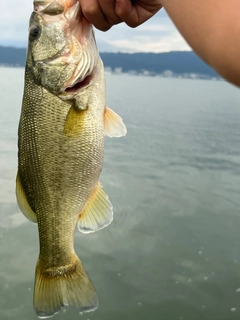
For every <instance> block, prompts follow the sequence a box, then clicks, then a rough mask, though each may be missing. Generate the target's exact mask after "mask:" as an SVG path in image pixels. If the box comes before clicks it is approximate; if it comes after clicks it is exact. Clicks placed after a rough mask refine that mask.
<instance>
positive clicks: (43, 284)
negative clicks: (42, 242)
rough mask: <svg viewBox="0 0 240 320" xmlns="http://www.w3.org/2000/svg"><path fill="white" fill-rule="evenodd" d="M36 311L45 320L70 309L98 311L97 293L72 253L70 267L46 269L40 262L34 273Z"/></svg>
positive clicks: (39, 261)
mask: <svg viewBox="0 0 240 320" xmlns="http://www.w3.org/2000/svg"><path fill="white" fill-rule="evenodd" d="M33 304H34V309H35V311H36V314H37V316H38V317H39V318H42V319H45V318H49V317H52V316H53V315H54V314H56V313H58V312H59V311H60V310H61V309H62V307H64V306H70V307H73V308H77V309H78V311H79V312H80V311H81V312H89V311H94V310H96V309H97V307H98V298H97V295H96V292H95V289H94V287H93V285H92V283H91V280H90V279H89V277H88V275H87V273H86V271H85V270H84V267H83V265H82V263H81V261H80V260H79V258H78V257H77V256H76V254H75V253H73V256H72V259H71V261H70V262H69V264H68V265H65V266H60V267H52V268H48V269H44V265H42V264H41V258H40V259H39V260H38V263H37V266H36V273H35V286H34V299H33Z"/></svg>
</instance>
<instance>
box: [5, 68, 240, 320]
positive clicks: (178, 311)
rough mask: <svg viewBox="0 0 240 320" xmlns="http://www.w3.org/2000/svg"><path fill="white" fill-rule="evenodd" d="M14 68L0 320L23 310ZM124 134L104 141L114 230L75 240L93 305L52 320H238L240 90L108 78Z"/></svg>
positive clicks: (26, 270) (29, 246)
mask: <svg viewBox="0 0 240 320" xmlns="http://www.w3.org/2000/svg"><path fill="white" fill-rule="evenodd" d="M22 90H23V69H4V68H1V69H0V96H1V106H0V108H1V117H0V187H1V188H0V190H1V192H0V219H1V220H0V241H1V242H0V243H1V246H0V257H1V260H0V261H1V262H0V319H1V320H10V319H19V320H26V319H37V317H36V315H35V313H34V311H33V307H32V294H33V281H34V272H35V263H36V260H37V257H38V235H37V227H36V225H34V224H32V223H30V222H28V221H27V220H26V219H25V217H24V216H22V214H21V213H20V211H19V209H18V207H17V205H16V201H15V194H14V192H15V191H14V189H15V174H16V167H17V147H16V143H17V125H18V118H19V113H20V107H21V96H22ZM107 104H108V106H109V107H110V108H112V109H113V110H115V111H116V112H117V113H119V114H120V115H121V116H122V117H123V119H124V122H125V124H126V126H127V128H128V134H127V136H126V137H125V138H121V139H110V138H106V146H105V162H104V168H103V172H102V175H101V183H102V184H103V186H104V190H105V191H106V192H107V194H108V195H109V197H110V199H111V202H112V204H113V206H114V221H113V223H112V224H111V225H110V226H109V227H108V228H106V229H104V230H102V231H99V232H98V233H95V234H91V235H82V234H80V233H76V237H75V247H76V252H77V253H78V255H79V256H80V258H81V260H82V261H83V263H84V266H85V268H86V270H87V271H88V273H89V275H90V277H91V279H92V281H93V283H94V286H95V288H96V290H97V293H98V297H99V308H98V310H97V311H95V312H94V313H88V314H84V315H81V314H79V313H78V312H77V311H76V310H71V309H70V308H66V309H65V310H63V311H61V312H60V313H59V314H58V315H56V316H55V317H54V319H56V320H63V319H68V320H74V319H83V320H87V319H95V320H113V319H114V320H133V319H134V320H135V319H136V320H146V319H147V320H158V319H161V320H199V319H201V320H202V319H204V320H205V319H206V320H235V319H236V320H237V319H238V320H239V318H240V235H239V234H240V232H239V228H240V212H239V207H240V196H239V194H240V106H239V104H240V91H239V90H238V89H237V88H234V87H233V86H230V85H229V84H227V83H225V82H214V81H200V80H183V79H161V78H150V77H134V76H127V75H118V76H113V75H111V76H110V75H109V76H107Z"/></svg>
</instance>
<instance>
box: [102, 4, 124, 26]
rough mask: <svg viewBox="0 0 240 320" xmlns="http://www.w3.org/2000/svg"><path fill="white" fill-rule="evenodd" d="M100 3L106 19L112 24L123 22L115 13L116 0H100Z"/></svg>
mask: <svg viewBox="0 0 240 320" xmlns="http://www.w3.org/2000/svg"><path fill="white" fill-rule="evenodd" d="M99 5H100V7H101V10H102V12H103V13H104V16H105V19H106V21H108V23H109V24H110V25H111V26H113V25H115V24H118V23H120V22H122V20H121V19H120V18H119V17H118V16H117V14H116V13H115V0H101V1H99Z"/></svg>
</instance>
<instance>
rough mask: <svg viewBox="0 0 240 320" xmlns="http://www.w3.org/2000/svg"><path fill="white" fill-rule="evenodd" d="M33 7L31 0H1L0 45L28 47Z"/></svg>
mask: <svg viewBox="0 0 240 320" xmlns="http://www.w3.org/2000/svg"><path fill="white" fill-rule="evenodd" d="M32 7H33V6H32V2H31V0H21V1H18V0H1V10H0V30H1V33H0V44H2V45H12V46H17V47H19V46H26V45H27V39H28V22H29V18H30V14H31V12H32Z"/></svg>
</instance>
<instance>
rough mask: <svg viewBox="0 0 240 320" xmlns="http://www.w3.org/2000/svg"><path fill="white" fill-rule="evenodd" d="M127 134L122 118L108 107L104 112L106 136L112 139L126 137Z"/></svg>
mask: <svg viewBox="0 0 240 320" xmlns="http://www.w3.org/2000/svg"><path fill="white" fill-rule="evenodd" d="M126 133H127V128H126V127H125V124H124V123H123V120H122V118H121V117H120V116H119V115H118V114H116V113H115V112H114V111H112V110H111V109H110V108H108V107H106V108H105V111H104V134H105V135H106V136H109V137H110V138H113V137H116V138H118V137H122V136H125V135H126Z"/></svg>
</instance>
